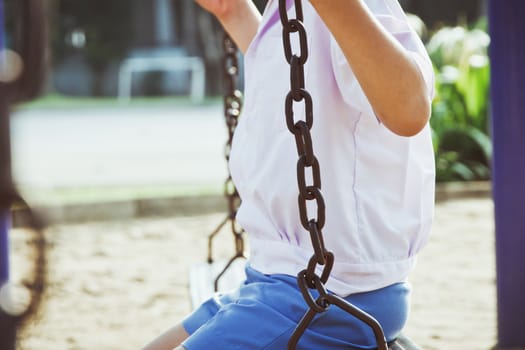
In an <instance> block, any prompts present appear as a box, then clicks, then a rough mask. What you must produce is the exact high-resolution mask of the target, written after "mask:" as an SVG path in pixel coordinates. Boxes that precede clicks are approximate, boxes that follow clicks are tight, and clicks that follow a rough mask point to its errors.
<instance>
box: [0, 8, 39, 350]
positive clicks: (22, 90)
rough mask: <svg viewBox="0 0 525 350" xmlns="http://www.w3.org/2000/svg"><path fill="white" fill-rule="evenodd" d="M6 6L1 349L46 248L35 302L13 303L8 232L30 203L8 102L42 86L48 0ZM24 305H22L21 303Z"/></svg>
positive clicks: (12, 337)
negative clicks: (16, 167) (13, 216)
mask: <svg viewBox="0 0 525 350" xmlns="http://www.w3.org/2000/svg"><path fill="white" fill-rule="evenodd" d="M9 5H10V6H9V7H6V4H4V2H3V1H0V329H1V332H0V348H1V349H5V350H12V349H15V343H16V328H17V327H18V326H20V325H22V324H23V322H24V321H26V320H27V319H28V317H29V316H30V315H32V314H33V313H34V312H36V310H37V307H38V304H39V300H40V295H41V289H42V286H43V276H44V268H45V257H44V255H43V252H44V250H43V249H38V251H37V257H36V260H35V272H34V274H35V277H34V282H33V286H32V290H31V293H30V294H31V301H30V302H29V303H28V304H27V305H25V306H26V307H25V308H20V307H17V305H16V303H15V302H13V298H15V299H16V298H17V297H16V295H15V296H13V293H14V292H13V288H12V285H11V284H10V283H9V261H8V260H9V254H8V253H9V251H8V239H7V234H8V231H9V227H10V224H9V217H10V209H11V206H12V205H13V204H14V203H16V204H17V205H22V206H25V207H27V205H26V204H25V202H24V201H23V199H22V198H21V197H20V195H19V194H18V193H17V191H16V189H15V186H14V184H13V179H12V174H11V147H10V133H9V105H10V104H12V103H16V102H20V101H23V100H27V99H30V98H32V97H34V96H35V95H36V94H37V93H38V91H39V90H40V83H41V82H42V77H43V72H44V64H43V57H44V43H45V41H44V38H45V25H44V4H43V2H42V1H39V0H20V1H16V2H10V3H9ZM6 14H8V15H9V16H11V17H10V18H16V21H14V22H15V23H14V24H13V27H14V28H13V30H12V32H9V34H11V38H12V42H13V44H12V45H10V46H9V47H8V46H7V45H6V41H5V38H6V28H7V26H6V22H5V19H6V18H8V17H7V16H6ZM28 214H29V216H30V222H31V225H32V226H33V228H34V232H35V233H36V241H37V244H41V243H42V242H43V236H42V230H41V229H42V225H41V222H40V221H39V220H38V219H37V218H36V216H34V214H33V213H32V212H31V211H30V210H29V209H28ZM23 306H24V305H23Z"/></svg>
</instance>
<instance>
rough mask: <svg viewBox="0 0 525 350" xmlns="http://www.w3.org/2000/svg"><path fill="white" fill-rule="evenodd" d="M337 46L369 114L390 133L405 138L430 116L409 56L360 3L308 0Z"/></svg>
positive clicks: (357, 0)
mask: <svg viewBox="0 0 525 350" xmlns="http://www.w3.org/2000/svg"><path fill="white" fill-rule="evenodd" d="M310 2H311V3H312V5H313V6H314V7H315V9H316V10H317V12H318V14H319V16H320V17H321V18H322V19H323V21H324V22H325V24H326V25H327V27H328V28H329V29H330V31H331V32H332V35H333V36H334V38H335V40H336V41H337V43H338V44H339V46H340V47H341V50H342V51H343V53H344V55H345V57H346V60H347V61H348V63H349V64H350V67H351V68H352V71H353V72H354V74H355V76H356V77H357V79H358V81H359V83H360V85H361V87H362V88H363V90H364V92H365V94H366V96H367V97H368V100H369V101H370V103H371V105H372V108H373V109H374V112H375V113H376V115H377V116H378V117H379V119H380V120H381V122H382V123H383V124H384V125H385V126H386V127H387V128H389V129H390V130H391V131H392V132H394V133H396V134H399V135H402V136H411V135H414V134H416V133H418V132H419V131H420V130H421V129H422V128H423V127H424V126H425V124H426V122H427V121H428V118H429V116H430V102H431V101H430V99H429V97H428V96H429V94H428V92H427V87H426V85H425V82H424V79H423V76H422V74H421V72H420V70H419V68H418V66H417V64H416V62H415V61H414V60H413V58H412V57H411V56H410V54H409V53H408V52H407V51H406V50H405V49H404V48H403V47H402V46H401V45H400V44H399V43H398V42H397V41H396V40H395V39H394V38H393V37H392V36H391V35H389V33H388V32H387V31H385V30H384V29H383V27H382V26H381V25H380V24H379V23H378V22H377V20H376V19H375V18H374V16H373V15H372V14H371V13H370V11H369V10H368V8H367V7H366V5H365V4H364V2H363V0H310Z"/></svg>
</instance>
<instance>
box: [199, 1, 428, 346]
mask: <svg viewBox="0 0 525 350" xmlns="http://www.w3.org/2000/svg"><path fill="white" fill-rule="evenodd" d="M294 2H295V16H296V18H294V19H289V18H288V14H287V10H286V0H279V14H280V19H281V23H282V26H283V46H284V54H285V58H286V60H287V62H288V63H289V65H290V91H289V93H288V95H287V96H286V99H285V115H286V125H287V127H288V130H289V131H290V132H291V133H292V134H293V135H294V137H295V141H296V146H297V153H298V156H299V159H298V164H297V183H298V188H299V200H298V202H299V214H300V219H301V223H302V225H303V227H304V228H305V230H307V231H308V232H309V233H310V237H311V240H312V246H313V250H314V254H313V255H312V257H311V258H310V260H309V263H308V266H307V267H306V268H305V269H304V270H302V271H301V272H299V274H298V276H297V283H298V286H299V289H300V290H301V292H302V295H303V297H304V299H305V302H306V303H307V305H308V306H309V309H308V310H307V312H306V313H305V314H304V316H303V318H302V319H301V320H300V321H299V324H298V325H297V327H296V328H295V330H294V332H293V333H292V335H291V337H290V339H289V342H288V350H295V349H296V348H297V344H298V343H299V340H300V338H301V337H302V335H303V334H304V332H305V331H306V329H307V328H308V325H309V324H310V323H311V322H312V320H313V319H314V317H315V316H316V315H317V314H320V313H323V312H325V311H327V310H328V308H329V307H331V306H337V307H339V308H341V309H342V310H344V311H346V312H348V313H349V314H351V315H352V316H354V317H356V318H357V319H359V320H360V321H362V322H364V323H365V324H367V325H368V326H369V327H370V328H371V329H372V330H373V332H374V336H375V338H376V344H377V350H419V349H420V348H419V347H418V346H417V345H416V344H414V343H413V342H412V341H411V340H410V339H408V338H407V337H405V336H401V337H399V338H398V339H396V340H395V341H394V342H392V343H390V344H387V342H386V339H385V335H384V333H383V330H382V328H381V325H380V324H379V323H378V322H377V320H375V319H374V318H373V317H372V316H370V315H368V314H367V313H365V312H364V311H362V310H360V309H359V308H357V307H355V306H353V305H352V304H350V303H348V302H347V301H346V300H344V299H343V298H341V297H339V296H337V295H335V294H332V293H330V292H328V291H327V290H326V288H325V283H326V282H327V280H328V278H329V276H330V272H331V269H332V266H333V263H334V255H333V253H332V252H330V251H328V250H326V248H325V246H324V242H323V235H322V232H321V231H322V228H323V226H324V222H325V203H324V199H323V196H322V194H321V172H320V167H319V162H318V160H317V158H316V156H315V154H314V151H313V145H312V137H311V134H310V129H311V128H312V126H313V112H312V110H313V108H312V98H311V96H310V94H309V93H308V91H307V90H306V89H305V79H304V65H305V63H306V61H307V58H308V47H307V37H306V36H307V33H306V29H305V27H304V26H303V13H302V3H301V0H294ZM292 33H297V34H298V36H299V44H300V45H299V52H300V56H297V55H296V54H294V53H292V45H291V35H292ZM224 42H225V45H224V49H225V56H226V58H225V62H226V64H225V67H226V77H228V78H229V79H230V80H228V81H227V94H226V97H225V99H224V102H225V116H226V123H227V125H228V127H229V135H230V138H229V144H228V146H227V149H228V151H227V152H229V148H228V147H230V146H231V138H232V136H233V135H232V133H233V131H234V126H235V125H236V123H237V117H238V114H239V111H240V97H237V96H239V95H238V91H237V90H236V89H235V86H234V80H233V79H232V78H233V77H235V75H234V74H235V73H236V72H237V66H236V58H235V59H233V58H232V57H235V56H234V52H235V51H236V48H235V46H233V42H232V41H231V39H230V38H229V37H228V36H226V38H225V40H224ZM232 63H233V64H232ZM228 64H230V65H229V66H228ZM294 101H295V102H304V105H305V113H304V114H305V120H304V121H303V120H299V121H297V122H296V121H295V120H294V113H293V103H294ZM232 103H233V104H232ZM232 106H238V107H239V108H235V107H234V108H232ZM228 154H229V153H227V156H226V158H227V159H228ZM307 168H308V169H309V170H310V171H311V174H312V179H313V184H312V185H308V184H307V183H306V171H307ZM228 182H231V176H230V177H229V178H228V180H227V183H228ZM227 186H228V184H227ZM231 186H232V187H231V190H230V191H225V194H226V195H227V197H228V196H229V195H235V196H236V199H235V201H232V200H231V197H230V199H229V204H230V205H229V209H230V212H229V215H228V217H227V218H226V220H225V221H224V222H223V223H222V224H221V225H219V227H218V228H217V229H216V230H215V231H214V232H213V233H212V234H211V235H210V237H209V246H208V249H209V255H208V268H207V270H206V272H207V274H206V273H205V272H204V269H203V268H202V267H201V270H199V271H198V270H196V269H193V270H192V273H191V276H190V288H191V291H192V292H191V294H192V301H193V305H194V306H195V305H196V304H195V302H196V301H197V300H196V297H197V296H199V297H202V298H203V299H201V300H200V301H203V300H205V299H206V298H207V297H210V296H211V294H212V293H211V292H213V291H220V290H223V289H221V288H219V287H223V286H224V287H226V286H228V287H232V288H235V287H237V286H238V285H239V283H240V281H241V280H242V274H240V273H239V272H235V273H233V276H234V278H236V279H234V280H232V281H231V283H230V284H229V285H228V284H223V285H220V283H219V280H221V279H223V277H224V278H225V277H227V275H226V273H227V272H228V270H229V269H230V268H231V270H237V271H238V270H239V266H240V267H242V266H241V265H239V266H235V268H232V266H233V262H234V261H235V260H236V259H237V258H239V257H244V254H243V252H242V249H243V247H244V244H243V243H242V234H243V231H242V230H237V228H236V224H235V213H236V210H237V206H238V204H239V203H238V194H237V191H236V190H235V187H233V184H231ZM307 201H314V204H315V205H316V206H317V210H316V211H317V218H313V219H310V218H309V217H308V212H307ZM234 203H235V206H233V205H232V204H234ZM228 221H230V222H231V223H232V231H233V233H234V236H235V242H236V244H235V246H236V254H235V255H234V256H233V257H232V259H231V260H230V261H229V262H227V263H226V264H225V265H224V264H223V265H222V270H221V272H220V273H219V274H218V275H217V274H215V273H214V270H215V271H218V268H217V267H214V264H213V259H212V258H211V240H212V239H213V237H214V236H215V235H216V234H217V232H218V231H219V230H220V229H221V228H222V226H224V225H225V224H226V222H228ZM318 265H320V266H323V270H322V273H321V276H319V275H317V273H316V267H317V266H318ZM213 276H216V278H215V280H214V282H213V287H214V288H211V287H210V288H207V293H209V294H207V295H205V294H206V293H203V292H200V293H199V292H197V289H198V288H200V289H201V291H202V289H203V284H202V283H205V281H209V280H210V278H213ZM197 278H203V279H202V280H201V281H202V282H201V284H198V281H197ZM208 284H209V283H208ZM197 286H198V287H197ZM311 290H317V291H318V292H319V297H317V298H316V299H315V298H314V297H313V295H312V293H311Z"/></svg>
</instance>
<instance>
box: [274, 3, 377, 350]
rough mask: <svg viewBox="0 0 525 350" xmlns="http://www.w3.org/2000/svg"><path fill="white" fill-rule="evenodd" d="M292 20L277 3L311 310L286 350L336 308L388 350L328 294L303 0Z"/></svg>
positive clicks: (370, 321) (328, 259)
mask: <svg viewBox="0 0 525 350" xmlns="http://www.w3.org/2000/svg"><path fill="white" fill-rule="evenodd" d="M294 3H295V18H292V19H289V18H288V13H287V10H286V0H279V14H280V17H281V23H282V26H283V46H284V54H285V58H286V61H287V62H288V63H289V65H290V91H289V92H288V95H287V96H286V100H285V115H286V125H287V127H288V130H290V132H291V133H292V134H293V135H294V137H295V142H296V146H297V154H298V156H299V160H298V161H297V184H298V188H299V198H298V202H299V216H300V219H301V224H302V225H303V227H304V228H305V229H306V230H307V231H308V232H309V233H310V238H311V241H312V246H313V250H314V254H313V255H312V257H311V258H310V261H309V262H308V266H307V267H306V269H304V270H302V271H301V272H299V274H298V275H297V283H298V286H299V289H300V290H301V293H302V295H303V297H304V299H305V301H306V303H307V304H308V306H309V309H308V311H307V312H306V313H305V315H304V316H303V318H302V319H301V321H300V322H299V324H298V325H297V327H296V328H295V330H294V332H293V334H292V336H291V337H290V340H289V342H288V349H289V350H295V349H296V346H297V344H298V342H299V339H300V338H301V337H302V335H303V334H304V332H305V331H306V329H307V328H308V326H309V324H310V323H311V322H312V320H313V319H314V317H315V316H316V315H317V314H319V313H323V312H325V311H327V310H328V308H329V307H330V305H335V306H337V307H339V308H341V309H343V310H345V311H346V312H348V313H350V314H351V315H353V316H355V317H356V318H358V319H359V320H361V321H363V322H365V323H366V324H367V325H369V326H370V327H371V328H372V329H373V331H374V335H375V337H376V341H377V347H378V349H379V350H387V343H386V340H385V336H384V333H383V330H382V328H381V326H380V324H379V323H378V322H377V321H376V320H375V319H374V318H373V317H372V316H370V315H368V314H367V313H365V312H363V311H362V310H360V309H358V308H356V307H355V306H353V305H352V304H350V303H348V302H347V301H346V300H344V299H343V298H341V297H339V296H337V295H335V294H332V293H330V292H328V291H327V290H326V287H325V284H326V281H327V280H328V278H329V277H330V273H331V271H332V267H333V264H334V255H333V253H332V252H330V251H328V250H326V248H325V245H324V241H323V233H322V229H323V227H324V224H325V202H324V198H323V195H322V192H321V170H320V166H319V161H318V160H317V157H316V156H315V154H314V151H313V144H312V135H311V133H310V130H311V128H312V126H313V102H312V97H311V95H310V94H309V93H308V91H306V89H305V80H304V65H305V63H306V61H307V60H308V41H307V34H306V29H305V27H304V25H303V20H304V19H303V9H302V2H301V0H294ZM293 33H297V35H298V41H299V51H300V52H299V55H297V54H295V53H293V50H292V45H291V41H292V34H293ZM294 102H296V103H303V104H304V106H305V115H304V120H301V119H299V120H297V121H295V119H294V109H293V107H294ZM307 172H310V173H311V175H312V177H311V178H312V183H311V184H308V183H307V182H306V178H307V176H306V173H307ZM309 201H313V202H314V203H315V205H316V207H317V217H315V218H311V217H310V216H309V215H308V210H307V203H308V202H309ZM318 265H321V266H323V269H322V273H321V276H319V275H318V274H317V273H316V268H317V266H318ZM312 290H317V292H318V293H319V296H318V297H317V298H314V296H313V295H312Z"/></svg>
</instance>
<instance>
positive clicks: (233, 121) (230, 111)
mask: <svg viewBox="0 0 525 350" xmlns="http://www.w3.org/2000/svg"><path fill="white" fill-rule="evenodd" d="M223 50H224V61H223V74H224V90H225V91H224V118H225V123H226V128H227V131H228V139H227V141H226V144H225V145H224V157H225V159H226V163H228V161H229V160H230V153H231V147H232V141H233V135H234V134H235V128H236V127H237V124H238V122H239V116H240V114H241V108H242V93H241V91H240V90H239V89H238V88H237V80H238V76H239V59H238V50H237V46H236V45H235V43H234V42H233V40H232V39H231V37H230V36H229V35H228V34H227V33H224V38H223ZM228 169H229V168H228ZM224 197H225V198H226V200H227V202H228V214H227V216H226V219H224V221H223V222H222V223H221V224H220V225H219V226H218V227H217V228H216V229H215V230H214V231H213V232H212V233H211V234H210V235H209V236H208V263H210V264H211V263H212V262H213V243H212V241H213V238H214V237H215V236H216V235H217V234H218V233H219V232H220V230H221V229H222V227H223V226H224V225H226V224H227V223H228V222H230V224H231V232H232V234H233V237H234V244H235V253H234V255H233V256H232V258H231V259H230V260H229V261H228V262H227V264H226V266H225V267H224V269H223V270H222V271H221V272H220V273H219V274H218V275H217V277H216V278H215V281H214V289H215V291H217V290H218V287H219V280H220V279H221V277H222V276H223V275H224V273H225V272H226V271H227V270H228V268H229V267H230V266H231V264H232V263H233V262H234V261H235V260H236V259H238V258H244V257H245V255H244V246H245V244H244V230H243V229H242V228H241V227H240V226H239V225H238V223H237V221H236V220H235V216H236V215H237V209H238V208H239V205H240V203H241V200H240V197H239V193H238V192H237V189H236V188H235V184H234V183H233V179H232V176H231V173H230V172H229V170H228V177H227V178H226V181H225V182H224Z"/></svg>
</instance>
